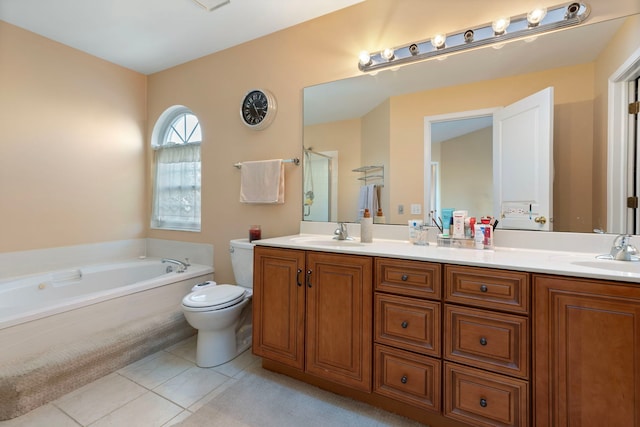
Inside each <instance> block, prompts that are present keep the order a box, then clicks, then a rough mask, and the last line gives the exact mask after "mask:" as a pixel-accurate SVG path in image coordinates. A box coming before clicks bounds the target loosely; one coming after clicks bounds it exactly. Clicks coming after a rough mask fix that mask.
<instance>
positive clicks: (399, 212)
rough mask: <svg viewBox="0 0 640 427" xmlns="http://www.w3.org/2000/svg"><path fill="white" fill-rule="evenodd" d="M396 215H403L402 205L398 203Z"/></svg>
mask: <svg viewBox="0 0 640 427" xmlns="http://www.w3.org/2000/svg"><path fill="white" fill-rule="evenodd" d="M398 215H404V205H398Z"/></svg>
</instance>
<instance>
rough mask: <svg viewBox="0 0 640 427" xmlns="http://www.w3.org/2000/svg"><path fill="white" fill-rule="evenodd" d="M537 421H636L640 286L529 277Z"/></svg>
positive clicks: (639, 415) (585, 424) (639, 412)
mask: <svg viewBox="0 0 640 427" xmlns="http://www.w3.org/2000/svg"><path fill="white" fill-rule="evenodd" d="M533 298H534V309H533V315H534V317H533V320H534V326H533V334H534V348H535V353H534V372H535V374H534V402H533V403H534V410H535V411H534V413H535V416H534V420H535V425H536V426H554V427H564V426H572V427H573V426H581V427H591V426H593V427H596V426H597V427H600V426H629V427H631V426H640V287H638V286H633V285H627V284H622V283H616V282H606V281H602V280H587V279H576V278H568V277H555V276H542V275H540V276H538V275H534V277H533Z"/></svg>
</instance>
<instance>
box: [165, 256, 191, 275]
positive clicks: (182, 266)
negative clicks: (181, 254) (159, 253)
mask: <svg viewBox="0 0 640 427" xmlns="http://www.w3.org/2000/svg"><path fill="white" fill-rule="evenodd" d="M165 262H169V263H171V264H175V265H177V266H178V269H177V270H176V273H184V272H185V271H187V267H189V266H190V265H191V264H189V258H185V259H184V261H179V260H177V259H173V258H162V263H163V264H164V263H165Z"/></svg>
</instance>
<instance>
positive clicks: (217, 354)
mask: <svg viewBox="0 0 640 427" xmlns="http://www.w3.org/2000/svg"><path fill="white" fill-rule="evenodd" d="M254 246H255V245H254V244H253V243H250V242H249V239H236V240H231V242H230V249H229V252H230V253H231V264H232V268H233V274H234V276H235V279H236V282H237V285H229V284H223V285H219V284H216V283H215V282H208V283H204V284H202V286H195V287H194V289H195V290H193V291H192V292H191V293H189V294H188V295H186V296H185V297H184V298H183V299H182V311H183V313H184V317H185V318H186V319H187V322H189V324H190V325H191V326H192V327H194V328H195V329H197V330H198V340H197V350H196V364H197V365H198V366H200V367H203V368H210V367H212V366H218V365H222V364H223V363H226V362H228V361H229V360H231V359H233V358H234V357H236V356H237V355H239V354H240V353H242V352H243V351H245V350H246V349H248V348H249V347H251V333H252V313H251V296H252V295H253V247H254Z"/></svg>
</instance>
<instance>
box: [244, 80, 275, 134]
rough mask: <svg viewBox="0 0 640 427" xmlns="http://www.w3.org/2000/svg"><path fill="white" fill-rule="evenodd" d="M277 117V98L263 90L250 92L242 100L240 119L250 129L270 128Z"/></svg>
mask: <svg viewBox="0 0 640 427" xmlns="http://www.w3.org/2000/svg"><path fill="white" fill-rule="evenodd" d="M275 116H276V98H275V97H274V96H273V94H272V93H271V92H269V91H268V90H263V89H253V90H250V91H249V92H248V93H247V94H246V95H245V96H244V99H243V100H242V105H241V106H240V118H241V119H242V123H244V124H245V125H246V126H247V127H248V128H249V129H253V130H262V129H264V128H266V127H267V126H269V125H270V124H271V122H273V119H274V118H275Z"/></svg>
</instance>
